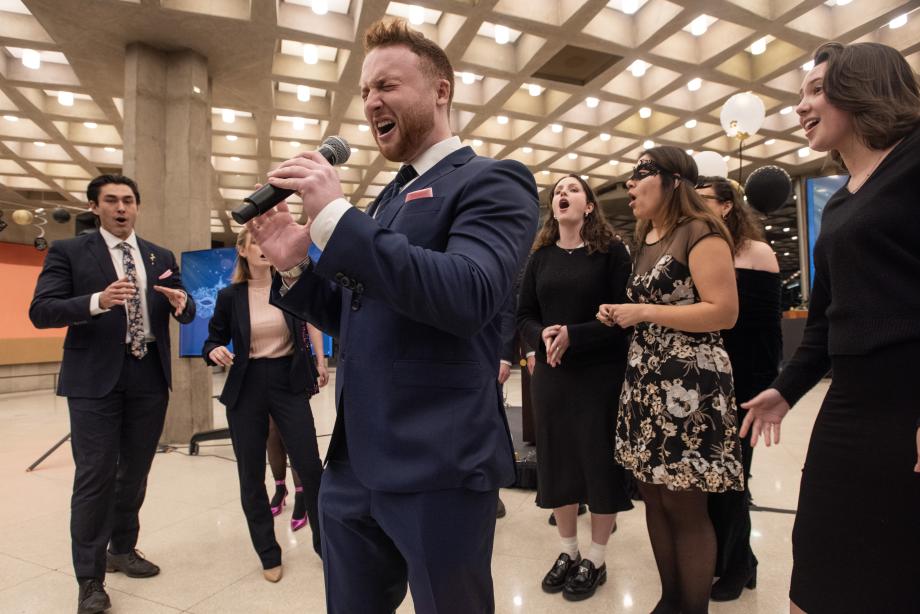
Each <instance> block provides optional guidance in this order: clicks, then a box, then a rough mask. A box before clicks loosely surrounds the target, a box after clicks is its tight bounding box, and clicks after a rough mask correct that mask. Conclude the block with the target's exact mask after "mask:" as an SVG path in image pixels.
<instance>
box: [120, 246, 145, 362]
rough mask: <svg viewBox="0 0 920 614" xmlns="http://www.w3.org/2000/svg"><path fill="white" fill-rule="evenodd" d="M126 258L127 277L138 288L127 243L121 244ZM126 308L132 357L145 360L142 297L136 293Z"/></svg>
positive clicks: (124, 261)
mask: <svg viewBox="0 0 920 614" xmlns="http://www.w3.org/2000/svg"><path fill="white" fill-rule="evenodd" d="M118 247H120V248H121V251H122V253H123V254H124V258H123V259H122V264H124V267H125V275H126V276H127V278H128V281H129V282H131V285H133V286H134V288H135V289H138V288H137V269H136V268H135V266H134V256H133V255H131V246H130V245H128V244H127V243H125V242H122V243H119V244H118ZM125 307H126V308H127V310H128V339H129V340H130V341H129V345H130V346H131V355H132V356H134V357H135V358H143V357H144V356H146V355H147V343H146V342H145V337H144V316H143V314H142V313H141V295H140V292H135V293H134V294H133V295H131V298H129V299H128V302H127V304H126V305H125Z"/></svg>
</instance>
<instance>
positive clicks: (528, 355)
mask: <svg viewBox="0 0 920 614" xmlns="http://www.w3.org/2000/svg"><path fill="white" fill-rule="evenodd" d="M536 355H537V353H536V351H534V350H531V351H529V352H527V354H525V355H524V357H525V358H530V357H531V356H536Z"/></svg>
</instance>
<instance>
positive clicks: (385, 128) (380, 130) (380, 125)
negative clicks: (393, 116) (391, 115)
mask: <svg viewBox="0 0 920 614" xmlns="http://www.w3.org/2000/svg"><path fill="white" fill-rule="evenodd" d="M376 126H377V134H379V135H380V136H383V135H385V134H387V133H388V132H390V131H391V130H393V128H395V127H396V122H394V121H391V120H389V119H385V120H383V121H379V122H377V124H376Z"/></svg>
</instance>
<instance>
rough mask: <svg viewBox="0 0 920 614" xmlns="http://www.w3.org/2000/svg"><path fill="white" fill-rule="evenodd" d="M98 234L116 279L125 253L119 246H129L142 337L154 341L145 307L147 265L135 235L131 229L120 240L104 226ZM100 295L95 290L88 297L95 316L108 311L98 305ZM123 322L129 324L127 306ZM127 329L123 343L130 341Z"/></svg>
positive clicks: (121, 269)
mask: <svg viewBox="0 0 920 614" xmlns="http://www.w3.org/2000/svg"><path fill="white" fill-rule="evenodd" d="M99 234H101V235H102V238H103V239H104V240H105V244H106V246H107V247H108V248H109V255H110V256H111V257H112V264H113V265H115V275H116V276H117V277H118V279H121V278H122V277H124V276H125V264H124V257H125V254H124V251H122V249H121V247H119V246H120V245H121V244H122V243H123V242H124V243H127V244H128V245H129V246H131V256H133V257H134V270H135V272H136V273H135V274H136V276H137V291H138V292H140V295H141V317H142V318H143V321H144V339H145V340H146V341H147V343H151V342H153V341H156V337H154V336H153V330H152V329H151V328H150V311H149V309H148V308H147V266H146V264H145V263H144V259H143V257H142V256H141V250H140V247H138V245H137V235H136V234H134V231H133V230H132V231H131V236H129V237H128V238H127V239H125V240H124V241H122V240H121V239H119V238H118V237H116V236H115V235H113V234H112V233H111V232H109V231H108V230H106V229H105V228H100V229H99ZM100 296H102V292H96V293H95V294H93V295H92V297H90V299H89V312H90V314H91V315H94V316H97V315H99V314H100V313H105V312H107V311H109V309H103V308H102V307H100V306H99V297H100ZM125 322H126V323H128V324H130V322H128V309H127V306H126V307H125ZM129 330H130V326H128V328H127V329H126V330H125V343H130V342H131V338H130V333H129V332H128V331H129Z"/></svg>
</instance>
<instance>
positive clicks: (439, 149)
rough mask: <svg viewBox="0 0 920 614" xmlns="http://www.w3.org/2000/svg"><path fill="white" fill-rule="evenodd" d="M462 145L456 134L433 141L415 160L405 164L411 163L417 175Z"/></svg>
mask: <svg viewBox="0 0 920 614" xmlns="http://www.w3.org/2000/svg"><path fill="white" fill-rule="evenodd" d="M462 147H463V143H461V142H460V137H459V136H456V135H455V136H451V137H448V138H446V139H444V140H443V141H440V142H438V143H435V144H434V145H432V146H431V147H429V148H428V149H426V150H425V151H424V152H422V154H421V155H419V156H418V157H417V158H416V159H415V160H412V161H411V162H407V164H411V165H412V167H413V168H414V169H415V171H416V172H417V173H418V174H419V175H424V174H425V173H427V172H428V171H430V170H431V169H432V167H434V165H435V164H437V163H438V162H440V161H441V160H443V159H444V158H446V157H447V156H449V155H450V154H452V153H454V152H455V151H457V150H458V149H460V148H462Z"/></svg>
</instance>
